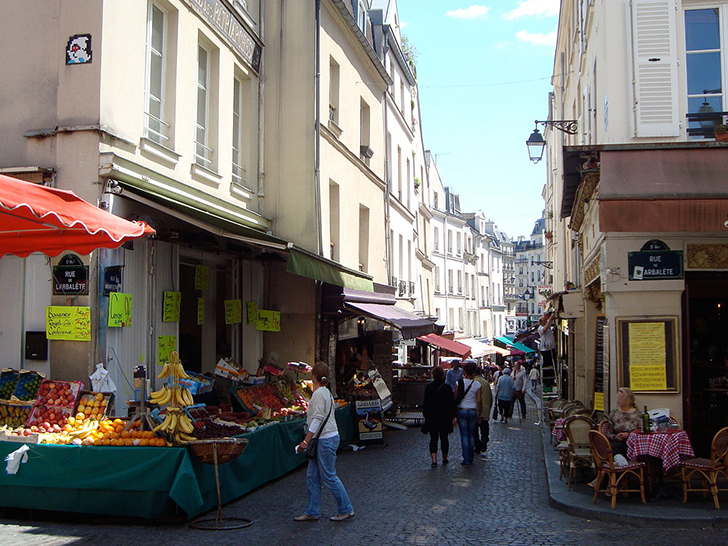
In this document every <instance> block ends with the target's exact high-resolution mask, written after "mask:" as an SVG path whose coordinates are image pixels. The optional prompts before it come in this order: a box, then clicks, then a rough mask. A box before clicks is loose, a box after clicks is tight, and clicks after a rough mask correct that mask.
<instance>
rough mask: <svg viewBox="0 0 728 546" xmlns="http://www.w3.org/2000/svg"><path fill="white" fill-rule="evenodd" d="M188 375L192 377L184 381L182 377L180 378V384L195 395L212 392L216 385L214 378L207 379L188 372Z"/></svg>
mask: <svg viewBox="0 0 728 546" xmlns="http://www.w3.org/2000/svg"><path fill="white" fill-rule="evenodd" d="M187 375H189V376H190V377H189V378H188V379H184V378H182V377H180V378H179V384H180V385H181V386H183V387H187V388H188V389H189V390H190V393H192V394H193V395H196V394H204V393H206V392H210V391H211V390H212V387H213V386H214V385H215V379H214V378H212V377H207V376H204V375H200V374H197V373H194V372H187Z"/></svg>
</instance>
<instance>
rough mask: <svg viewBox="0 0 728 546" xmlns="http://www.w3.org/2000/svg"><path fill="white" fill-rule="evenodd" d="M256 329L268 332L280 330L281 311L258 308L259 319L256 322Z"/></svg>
mask: <svg viewBox="0 0 728 546" xmlns="http://www.w3.org/2000/svg"><path fill="white" fill-rule="evenodd" d="M255 329H256V330H263V331H267V332H280V331H281V312H280V311H266V310H265V309H258V321H257V322H256V323H255Z"/></svg>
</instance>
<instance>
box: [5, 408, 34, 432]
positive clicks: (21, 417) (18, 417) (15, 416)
mask: <svg viewBox="0 0 728 546" xmlns="http://www.w3.org/2000/svg"><path fill="white" fill-rule="evenodd" d="M32 409H33V403H32V402H2V403H0V427H1V426H8V427H10V428H18V427H22V426H25V423H27V422H28V416H29V415H30V412H31V410H32Z"/></svg>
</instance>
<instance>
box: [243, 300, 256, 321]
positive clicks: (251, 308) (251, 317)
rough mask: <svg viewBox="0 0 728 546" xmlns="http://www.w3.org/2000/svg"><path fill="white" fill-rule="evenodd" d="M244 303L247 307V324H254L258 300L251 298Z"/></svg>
mask: <svg viewBox="0 0 728 546" xmlns="http://www.w3.org/2000/svg"><path fill="white" fill-rule="evenodd" d="M245 305H246V307H247V308H248V324H255V323H256V322H258V302H257V301H255V300H252V301H249V302H248V303H246V304H245Z"/></svg>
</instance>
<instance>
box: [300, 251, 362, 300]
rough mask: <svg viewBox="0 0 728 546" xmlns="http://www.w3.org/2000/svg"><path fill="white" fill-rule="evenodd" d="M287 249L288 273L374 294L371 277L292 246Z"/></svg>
mask: <svg viewBox="0 0 728 546" xmlns="http://www.w3.org/2000/svg"><path fill="white" fill-rule="evenodd" d="M288 248H289V255H288V267H286V271H287V272H288V273H293V274H294V275H301V276H302V277H308V278H309V279H314V280H317V281H322V282H327V283H329V284H335V285H336V286H343V287H345V288H353V289H355V290H364V291H367V292H374V283H373V282H372V276H371V275H367V274H366V273H362V272H361V271H355V270H353V269H349V268H348V267H344V266H343V265H341V264H339V263H337V262H335V261H333V260H329V259H327V258H324V257H323V256H317V255H316V254H313V253H311V252H308V251H306V250H304V249H301V248H297V247H295V246H293V245H292V244H289V245H288Z"/></svg>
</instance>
